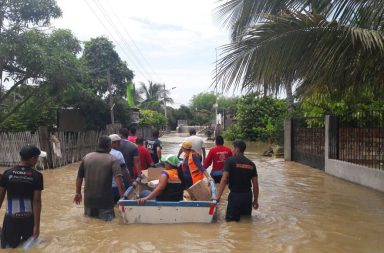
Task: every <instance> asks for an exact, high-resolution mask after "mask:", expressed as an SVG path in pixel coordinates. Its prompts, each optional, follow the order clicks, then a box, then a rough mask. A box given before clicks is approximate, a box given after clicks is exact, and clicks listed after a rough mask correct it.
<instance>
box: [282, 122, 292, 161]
mask: <svg viewBox="0 0 384 253" xmlns="http://www.w3.org/2000/svg"><path fill="white" fill-rule="evenodd" d="M284 160H285V161H292V119H285V120H284Z"/></svg>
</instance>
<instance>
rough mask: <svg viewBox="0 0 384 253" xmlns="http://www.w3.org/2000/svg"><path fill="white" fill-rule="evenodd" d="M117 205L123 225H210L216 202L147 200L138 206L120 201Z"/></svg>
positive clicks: (133, 201) (134, 201)
mask: <svg viewBox="0 0 384 253" xmlns="http://www.w3.org/2000/svg"><path fill="white" fill-rule="evenodd" d="M118 204H119V210H120V215H121V216H122V218H123V222H124V223H125V224H133V223H150V224H162V223H211V222H212V219H213V214H214V213H215V209H216V201H180V202H163V201H155V200H149V201H146V202H145V204H144V205H138V203H137V201H136V200H120V201H119V203H118Z"/></svg>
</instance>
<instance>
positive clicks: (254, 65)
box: [217, 0, 384, 101]
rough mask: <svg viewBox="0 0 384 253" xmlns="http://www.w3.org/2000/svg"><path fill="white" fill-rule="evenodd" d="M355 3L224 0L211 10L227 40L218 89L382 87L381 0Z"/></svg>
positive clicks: (300, 90)
mask: <svg viewBox="0 0 384 253" xmlns="http://www.w3.org/2000/svg"><path fill="white" fill-rule="evenodd" d="M356 2H357V1H354V0H350V1H347V0H334V1H330V0H324V1H319V0H317V1H300V0H253V1H251V0H231V1H226V2H225V3H224V4H222V5H221V6H220V7H219V8H218V13H219V15H220V17H221V18H222V19H223V21H224V23H225V24H226V25H227V26H228V27H229V28H230V30H231V33H232V43H230V44H229V45H226V46H224V47H223V48H222V50H223V52H222V55H223V57H222V58H221V59H220V61H219V63H218V64H219V73H218V76H217V78H218V81H219V82H220V83H221V86H222V88H223V89H228V88H230V87H232V86H234V87H235V88H241V89H243V90H254V89H256V90H261V89H266V90H267V91H270V92H278V91H280V90H282V89H286V88H288V89H289V87H290V86H292V85H295V86H296V91H297V93H298V94H307V93H310V92H314V91H319V90H321V91H328V92H335V91H336V92H343V91H350V89H356V90H358V89H359V88H361V87H363V86H367V85H368V86H371V87H372V88H373V89H381V88H382V87H383V78H382V76H383V75H384V70H383V66H382V64H381V60H380V58H381V54H382V53H384V37H383V33H382V31H381V29H382V25H383V18H382V17H383V15H382V14H384V3H382V1H378V0H365V1H364V0H362V1H358V3H356ZM289 94H290V90H287V95H289ZM288 100H291V101H292V98H288Z"/></svg>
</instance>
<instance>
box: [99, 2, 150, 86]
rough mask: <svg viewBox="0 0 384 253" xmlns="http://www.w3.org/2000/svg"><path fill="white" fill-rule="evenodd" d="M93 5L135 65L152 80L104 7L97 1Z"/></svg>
mask: <svg viewBox="0 0 384 253" xmlns="http://www.w3.org/2000/svg"><path fill="white" fill-rule="evenodd" d="M94 2H95V4H96V7H97V8H98V9H99V11H100V12H101V14H102V15H103V16H104V18H105V20H106V21H107V22H108V23H109V25H110V27H111V28H112V30H113V31H114V32H115V34H116V35H117V36H118V37H119V39H120V40H121V41H122V43H123V44H124V45H125V46H126V49H127V50H128V51H130V52H131V55H132V57H133V59H134V60H135V61H136V64H137V65H138V66H140V68H141V69H142V71H143V72H145V73H146V75H147V76H150V77H151V79H152V80H153V76H152V74H151V73H150V72H148V71H147V70H146V68H145V67H144V66H143V65H142V63H141V61H140V59H139V58H138V57H137V56H136V54H135V52H134V51H133V50H132V49H131V47H130V45H129V44H128V43H127V41H126V40H125V38H124V37H123V36H121V33H120V31H119V29H118V27H117V26H116V25H115V23H114V22H113V20H112V19H111V18H110V15H108V13H107V11H106V10H105V9H104V7H103V6H102V4H101V3H100V2H99V1H98V0H95V1H94Z"/></svg>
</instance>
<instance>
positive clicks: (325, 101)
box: [300, 88, 384, 117]
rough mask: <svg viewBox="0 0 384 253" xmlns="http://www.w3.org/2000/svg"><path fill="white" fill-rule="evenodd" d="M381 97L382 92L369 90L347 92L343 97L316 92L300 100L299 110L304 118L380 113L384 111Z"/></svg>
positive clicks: (383, 94) (383, 102)
mask: <svg viewBox="0 0 384 253" xmlns="http://www.w3.org/2000/svg"><path fill="white" fill-rule="evenodd" d="M383 96H384V92H383V91H373V90H372V89H369V88H364V89H361V90H360V92H359V93H355V92H352V91H349V92H348V93H347V94H345V95H343V96H340V95H338V94H330V93H324V92H321V93H320V92H316V93H313V94H311V95H310V96H308V97H306V98H304V99H302V100H301V103H300V110H301V113H302V115H303V116H304V117H323V116H324V115H332V114H337V115H346V114H351V113H356V112H362V111H380V110H384V101H383Z"/></svg>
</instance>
